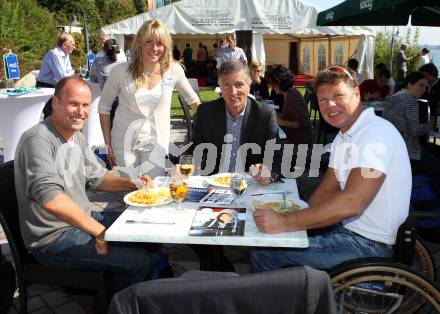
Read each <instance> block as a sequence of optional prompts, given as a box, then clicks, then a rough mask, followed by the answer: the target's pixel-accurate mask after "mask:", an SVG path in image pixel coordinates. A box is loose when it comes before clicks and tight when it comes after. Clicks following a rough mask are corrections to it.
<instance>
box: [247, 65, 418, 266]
mask: <svg viewBox="0 0 440 314" xmlns="http://www.w3.org/2000/svg"><path fill="white" fill-rule="evenodd" d="M353 75H354V72H349V70H347V69H345V68H343V67H337V66H334V67H329V68H327V69H325V70H323V71H321V72H319V73H318V76H317V78H316V81H315V89H316V91H317V96H318V99H319V107H320V110H321V116H322V117H323V118H324V119H325V120H326V121H327V122H328V123H329V124H331V125H332V126H334V127H337V128H339V129H340V132H339V134H338V135H337V136H336V138H335V140H334V142H333V144H332V148H331V157H330V164H329V168H328V170H327V172H326V173H325V175H324V177H323V179H322V181H321V184H320V185H319V187H318V188H317V189H316V191H315V192H314V193H313V195H312V196H311V197H310V199H309V200H308V202H309V206H310V207H309V208H307V209H304V210H302V211H298V212H294V213H291V214H289V215H281V214H279V213H277V212H275V211H273V210H272V209H270V208H267V207H259V208H257V209H256V211H255V212H254V219H255V222H256V224H257V227H258V229H259V230H260V231H262V232H265V233H279V232H285V231H297V230H310V229H315V230H313V231H312V232H311V233H314V234H313V235H312V236H310V237H309V248H307V249H267V248H261V249H256V250H254V251H252V253H251V269H252V271H254V272H258V271H268V270H274V269H278V268H283V267H287V266H293V265H307V266H311V267H314V268H319V269H329V268H331V267H333V266H336V265H338V264H340V263H342V262H345V261H348V260H352V259H356V258H362V257H377V256H391V255H392V253H393V252H392V245H393V244H394V243H395V238H396V234H397V230H398V227H399V225H400V224H401V223H403V222H404V221H405V219H406V217H407V216H408V209H409V201H410V195H411V182H412V180H411V167H410V163H409V158H408V152H407V150H406V146H405V143H404V141H403V139H402V137H401V136H400V134H399V133H398V131H397V130H396V129H395V128H394V126H393V125H391V124H390V123H388V122H387V121H385V120H384V119H382V118H380V117H377V116H376V115H375V114H374V111H373V109H371V108H369V109H366V108H365V107H364V106H363V105H362V103H361V101H360V92H359V87H358V85H357V83H356V81H355V80H354V79H353ZM322 227H327V228H326V229H318V228H322ZM309 235H310V234H309Z"/></svg>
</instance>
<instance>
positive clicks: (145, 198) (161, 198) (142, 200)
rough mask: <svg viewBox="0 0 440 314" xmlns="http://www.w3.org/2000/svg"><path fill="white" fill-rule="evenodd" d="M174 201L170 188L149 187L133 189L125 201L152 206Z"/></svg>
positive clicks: (133, 204) (129, 203)
mask: <svg viewBox="0 0 440 314" xmlns="http://www.w3.org/2000/svg"><path fill="white" fill-rule="evenodd" d="M172 201H173V198H172V197H171V194H170V189H169V188H149V189H148V190H137V191H133V192H131V193H129V194H127V195H125V197H124V202H125V203H127V204H128V205H131V206H139V207H151V206H159V205H164V204H169V203H171V202H172Z"/></svg>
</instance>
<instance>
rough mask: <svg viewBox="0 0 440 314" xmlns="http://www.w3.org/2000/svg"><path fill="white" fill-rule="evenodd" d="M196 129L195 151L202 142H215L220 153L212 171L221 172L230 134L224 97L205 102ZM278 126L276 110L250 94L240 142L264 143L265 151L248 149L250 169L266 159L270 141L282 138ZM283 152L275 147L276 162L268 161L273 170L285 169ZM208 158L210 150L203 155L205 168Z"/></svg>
mask: <svg viewBox="0 0 440 314" xmlns="http://www.w3.org/2000/svg"><path fill="white" fill-rule="evenodd" d="M193 129H194V132H193V138H192V142H193V146H192V151H194V149H195V147H197V145H199V144H202V143H211V144H213V145H214V146H215V147H216V148H217V155H216V160H215V168H214V170H213V171H212V172H211V173H210V174H215V173H218V172H219V167H220V165H221V153H222V146H223V145H224V144H225V142H224V137H225V134H226V104H225V101H224V99H223V98H219V99H216V100H214V101H211V102H207V103H203V104H201V105H200V106H199V108H198V109H197V113H196V115H195V117H194V121H193ZM278 129H279V127H278V123H277V119H276V114H275V111H274V110H273V109H272V108H270V107H268V106H264V105H262V104H260V103H258V102H257V101H255V100H253V99H251V98H249V97H248V102H247V105H246V109H245V113H244V119H243V124H242V129H241V139H240V145H242V144H244V143H256V144H257V145H258V146H259V147H261V153H258V154H251V152H248V154H247V156H246V162H245V170H246V171H248V170H249V167H250V165H252V164H257V163H262V162H263V157H264V152H265V150H266V141H268V140H271V139H275V140H276V142H278V141H279V138H278ZM281 156H282V152H281V151H280V150H275V154H274V159H273V162H272V165H269V164H268V165H267V166H268V167H271V169H272V172H275V173H280V172H281V171H280V169H281ZM199 157H200V156H194V158H195V159H197V158H199ZM206 162H207V154H206V152H204V154H203V156H202V157H201V166H202V169H204V168H205V167H206ZM210 174H207V175H210Z"/></svg>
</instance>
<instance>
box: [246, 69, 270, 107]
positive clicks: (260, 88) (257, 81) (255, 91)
mask: <svg viewBox="0 0 440 314" xmlns="http://www.w3.org/2000/svg"><path fill="white" fill-rule="evenodd" d="M262 70H263V65H262V64H261V63H260V61H252V63H251V66H250V72H251V79H252V83H251V88H250V93H251V94H252V95H254V96H255V98H256V99H257V100H261V99H269V98H270V97H269V86H268V85H267V81H266V79H265V78H264V77H262V76H260V74H261V72H262Z"/></svg>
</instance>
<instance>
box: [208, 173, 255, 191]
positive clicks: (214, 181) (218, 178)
mask: <svg viewBox="0 0 440 314" xmlns="http://www.w3.org/2000/svg"><path fill="white" fill-rule="evenodd" d="M236 174H238V173H218V174H215V175H213V176H211V177H209V178H208V179H207V180H206V182H208V184H210V185H214V186H218V187H222V188H229V187H230V186H231V178H232V176H233V175H236ZM244 176H245V178H246V181H248V180H249V179H251V178H252V177H251V176H250V175H248V174H245V175H244Z"/></svg>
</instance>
